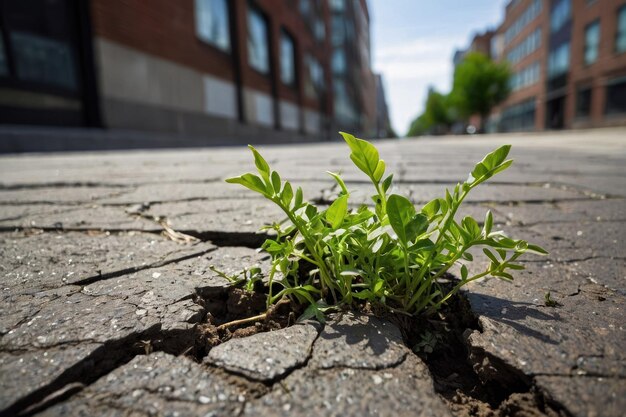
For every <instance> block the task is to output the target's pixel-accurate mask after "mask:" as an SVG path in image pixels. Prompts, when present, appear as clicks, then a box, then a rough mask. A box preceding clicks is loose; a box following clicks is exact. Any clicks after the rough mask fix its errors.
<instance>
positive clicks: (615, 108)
mask: <svg viewBox="0 0 626 417" xmlns="http://www.w3.org/2000/svg"><path fill="white" fill-rule="evenodd" d="M604 111H605V113H606V114H615V113H626V77H621V78H616V79H613V80H611V81H609V82H608V83H607V86H606V106H605V108H604Z"/></svg>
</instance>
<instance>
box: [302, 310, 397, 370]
mask: <svg viewBox="0 0 626 417" xmlns="http://www.w3.org/2000/svg"><path fill="white" fill-rule="evenodd" d="M346 347H349V348H348V349H347V348H346ZM406 355H407V348H406V347H405V346H404V343H403V342H402V335H401V334H400V330H399V329H398V328H397V327H396V326H394V325H393V324H391V323H389V322H387V321H384V320H381V319H379V318H377V317H374V316H369V315H364V314H356V313H349V312H348V313H338V314H337V315H335V316H333V317H332V319H331V320H330V321H329V322H328V323H327V324H326V325H325V326H324V329H323V330H322V332H321V333H320V335H319V338H318V340H317V341H316V343H315V346H314V348H313V356H312V358H311V364H312V366H314V367H317V368H321V369H328V368H337V367H348V368H355V369H357V368H358V369H384V368H389V367H393V366H395V365H397V364H398V363H400V362H402V361H403V360H404V358H405V357H406Z"/></svg>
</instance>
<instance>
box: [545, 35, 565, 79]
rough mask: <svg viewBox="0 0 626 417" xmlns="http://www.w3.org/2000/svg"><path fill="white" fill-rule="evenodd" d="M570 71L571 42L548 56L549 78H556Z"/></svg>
mask: <svg viewBox="0 0 626 417" xmlns="http://www.w3.org/2000/svg"><path fill="white" fill-rule="evenodd" d="M568 69H569V42H566V43H564V44H562V45H560V46H559V47H558V48H556V49H555V50H553V51H552V52H550V55H549V56H548V77H550V78H554V77H558V76H559V75H562V74H563V73H566V72H567V70H568Z"/></svg>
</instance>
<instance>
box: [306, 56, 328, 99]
mask: <svg viewBox="0 0 626 417" xmlns="http://www.w3.org/2000/svg"><path fill="white" fill-rule="evenodd" d="M304 64H305V67H306V73H307V74H306V75H307V76H306V82H305V85H304V92H305V94H306V95H307V97H309V98H319V95H320V93H321V92H322V90H324V69H323V68H322V66H321V65H320V63H319V61H318V60H317V59H315V58H314V57H313V56H312V55H310V54H306V56H305V57H304Z"/></svg>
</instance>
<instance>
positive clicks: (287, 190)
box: [280, 182, 293, 207]
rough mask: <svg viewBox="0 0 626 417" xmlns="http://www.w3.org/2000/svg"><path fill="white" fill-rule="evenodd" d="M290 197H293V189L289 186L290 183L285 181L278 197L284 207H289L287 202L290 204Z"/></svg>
mask: <svg viewBox="0 0 626 417" xmlns="http://www.w3.org/2000/svg"><path fill="white" fill-rule="evenodd" d="M292 198H293V189H292V188H291V184H289V183H288V182H285V186H284V187H283V191H282V192H281V193H280V199H281V201H282V202H283V204H284V205H285V207H289V204H291V199H292Z"/></svg>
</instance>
